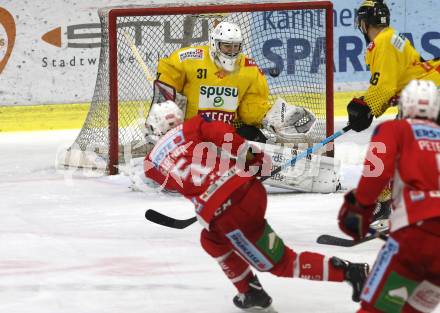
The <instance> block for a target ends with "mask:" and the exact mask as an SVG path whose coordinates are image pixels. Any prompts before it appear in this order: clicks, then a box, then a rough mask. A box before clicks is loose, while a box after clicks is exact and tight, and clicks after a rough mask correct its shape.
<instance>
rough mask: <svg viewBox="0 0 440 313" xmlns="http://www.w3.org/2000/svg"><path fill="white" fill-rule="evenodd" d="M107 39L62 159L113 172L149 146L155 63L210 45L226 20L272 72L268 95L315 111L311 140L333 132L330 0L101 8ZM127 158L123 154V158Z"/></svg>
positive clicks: (247, 51) (247, 49) (252, 54)
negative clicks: (84, 112)
mask: <svg viewBox="0 0 440 313" xmlns="http://www.w3.org/2000/svg"><path fill="white" fill-rule="evenodd" d="M99 15H100V19H101V25H102V30H101V31H102V42H101V54H100V64H99V69H98V77H97V80H96V86H95V92H94V96H93V99H92V103H91V107H90V111H89V114H88V116H87V118H86V121H85V123H84V126H83V128H82V129H81V132H80V134H79V135H78V138H77V139H76V141H75V143H74V144H73V145H72V147H71V148H70V149H69V150H68V153H67V154H66V155H65V156H64V159H63V160H62V161H61V163H62V164H64V165H72V164H73V165H75V166H80V167H81V166H82V167H96V158H99V160H100V163H101V164H102V163H105V164H106V169H107V171H108V173H109V174H116V173H117V172H118V168H117V166H118V164H121V163H124V162H123V161H124V160H125V162H126V161H128V159H129V158H131V157H133V156H142V155H144V154H145V153H146V151H147V150H146V148H145V142H144V138H143V134H144V132H143V130H142V127H143V124H142V121H143V120H144V119H145V117H146V115H147V113H148V109H149V106H150V101H151V97H152V88H151V81H152V80H153V77H154V75H155V73H156V66H157V62H158V60H159V58H160V57H163V56H165V55H167V54H169V53H171V52H172V51H174V50H176V49H178V48H180V47H183V46H189V45H206V44H207V43H208V35H207V34H208V33H209V31H210V30H211V29H212V28H213V26H214V25H215V23H218V22H219V21H221V20H226V21H231V22H235V23H238V24H239V25H240V27H241V29H242V32H243V37H244V43H243V53H244V54H246V55H248V56H250V57H252V58H254V59H255V61H256V63H257V64H258V66H259V67H260V68H261V69H262V70H263V71H264V72H266V73H268V72H269V70H270V69H271V68H274V67H277V68H278V69H279V70H280V75H279V76H278V77H271V76H270V75H266V77H267V79H268V84H269V88H270V92H271V98H270V101H271V102H272V103H273V101H274V100H275V99H276V97H278V96H282V97H283V98H284V99H286V100H287V101H288V102H289V103H292V104H295V105H300V106H304V107H307V108H308V109H310V110H311V111H312V112H313V113H314V114H315V116H316V117H317V121H318V123H317V127H315V133H314V134H313V141H314V142H319V141H321V140H322V139H324V138H325V137H328V136H330V135H331V134H332V133H333V131H334V126H333V4H332V3H331V2H330V1H311V2H285V3H278V2H274V3H243V4H225V5H215V4H198V5H197V6H196V5H194V6H185V7H184V6H178V5H175V6H174V5H173V6H170V5H166V6H165V5H157V6H152V7H117V8H106V9H102V10H100V11H99ZM122 159H124V160H122Z"/></svg>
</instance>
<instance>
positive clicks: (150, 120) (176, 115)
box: [145, 100, 184, 143]
mask: <svg viewBox="0 0 440 313" xmlns="http://www.w3.org/2000/svg"><path fill="white" fill-rule="evenodd" d="M183 120H184V114H183V111H182V110H181V109H180V108H179V107H178V106H177V104H176V103H175V102H173V101H171V100H167V101H165V102H160V103H154V104H152V106H151V109H150V112H149V113H148V117H147V120H146V122H145V127H146V135H145V136H146V138H147V140H149V141H150V142H153V143H155V142H157V141H158V140H159V139H160V138H161V137H162V136H163V135H165V134H166V133H167V132H168V131H169V130H170V129H172V128H174V127H176V126H178V125H180V124H182V123H183Z"/></svg>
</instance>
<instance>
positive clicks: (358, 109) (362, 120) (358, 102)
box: [347, 98, 373, 132]
mask: <svg viewBox="0 0 440 313" xmlns="http://www.w3.org/2000/svg"><path fill="white" fill-rule="evenodd" d="M347 112H348V123H349V124H350V125H351V128H352V129H353V130H355V131H357V132H360V131H363V130H364V129H367V128H368V127H370V125H371V122H372V121H373V114H372V113H371V109H370V108H369V107H368V105H367V103H366V102H365V101H364V100H363V99H362V98H353V99H352V100H351V101H350V103H349V104H348V106H347Z"/></svg>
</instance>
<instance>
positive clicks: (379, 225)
mask: <svg viewBox="0 0 440 313" xmlns="http://www.w3.org/2000/svg"><path fill="white" fill-rule="evenodd" d="M391 202H392V201H391V199H390V200H387V201H383V202H378V203H377V204H376V208H375V209H374V212H373V222H372V223H371V224H370V228H372V229H374V230H375V231H379V232H382V231H385V230H387V229H388V228H389V218H390V215H391Z"/></svg>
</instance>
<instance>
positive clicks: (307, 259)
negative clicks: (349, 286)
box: [271, 248, 344, 281]
mask: <svg viewBox="0 0 440 313" xmlns="http://www.w3.org/2000/svg"><path fill="white" fill-rule="evenodd" d="M271 273H272V274H274V275H277V276H282V277H299V278H303V279H310V280H325V281H343V280H344V271H343V270H342V269H339V268H336V267H334V266H333V265H332V264H331V262H330V259H328V258H327V257H325V256H324V255H322V254H319V253H313V252H302V253H300V254H296V253H295V252H293V251H292V250H291V249H289V248H286V251H285V254H284V256H283V259H282V260H281V262H280V263H278V264H277V265H276V266H275V267H274V268H273V269H272V271H271Z"/></svg>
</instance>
